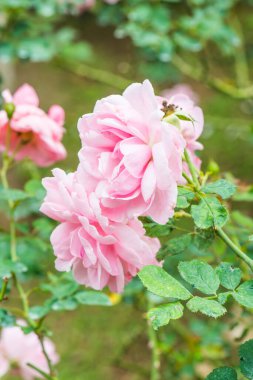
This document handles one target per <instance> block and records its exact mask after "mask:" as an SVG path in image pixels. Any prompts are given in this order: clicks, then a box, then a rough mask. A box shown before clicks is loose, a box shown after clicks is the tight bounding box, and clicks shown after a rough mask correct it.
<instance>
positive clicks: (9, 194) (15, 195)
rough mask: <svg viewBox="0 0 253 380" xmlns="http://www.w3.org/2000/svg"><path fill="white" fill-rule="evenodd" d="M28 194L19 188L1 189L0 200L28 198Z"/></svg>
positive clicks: (16, 200) (14, 200) (15, 200)
mask: <svg viewBox="0 0 253 380" xmlns="http://www.w3.org/2000/svg"><path fill="white" fill-rule="evenodd" d="M28 196H29V195H28V194H27V193H25V192H24V191H22V190H18V189H0V200H1V201H2V200H4V201H8V200H10V201H13V202H18V201H22V200H24V199H26V198H28Z"/></svg>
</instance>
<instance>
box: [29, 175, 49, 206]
mask: <svg viewBox="0 0 253 380" xmlns="http://www.w3.org/2000/svg"><path fill="white" fill-rule="evenodd" d="M25 191H26V192H27V193H28V194H29V195H30V196H32V197H35V198H36V199H38V200H39V201H41V200H42V199H43V198H44V197H45V195H46V190H45V189H44V187H43V186H42V183H41V181H40V180H37V179H30V180H29V181H28V182H26V184H25Z"/></svg>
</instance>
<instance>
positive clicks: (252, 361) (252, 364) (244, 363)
mask: <svg viewBox="0 0 253 380" xmlns="http://www.w3.org/2000/svg"><path fill="white" fill-rule="evenodd" d="M239 355H240V369H241V371H242V373H243V374H244V376H245V377H246V378H247V379H249V380H252V379H253V340H249V341H247V342H245V343H244V344H242V345H241V346H240V349H239Z"/></svg>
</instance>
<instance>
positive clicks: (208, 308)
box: [186, 297, 226, 318]
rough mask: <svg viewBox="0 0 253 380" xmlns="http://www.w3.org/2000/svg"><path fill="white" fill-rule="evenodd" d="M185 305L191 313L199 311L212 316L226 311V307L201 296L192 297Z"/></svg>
mask: <svg viewBox="0 0 253 380" xmlns="http://www.w3.org/2000/svg"><path fill="white" fill-rule="evenodd" d="M186 306H187V307H188V309H189V310H191V311H192V312H193V313H197V312H200V313H202V314H205V315H207V316H208V317H213V318H218V317H221V316H222V315H224V314H225V313H226V309H225V308H224V307H223V306H222V305H221V304H220V303H219V302H217V301H214V300H210V299H206V298H201V297H193V298H192V299H190V301H188V302H187V304H186Z"/></svg>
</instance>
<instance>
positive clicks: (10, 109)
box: [4, 103, 15, 120]
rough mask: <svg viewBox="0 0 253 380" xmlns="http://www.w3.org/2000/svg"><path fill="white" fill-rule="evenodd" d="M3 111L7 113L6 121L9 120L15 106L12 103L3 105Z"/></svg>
mask: <svg viewBox="0 0 253 380" xmlns="http://www.w3.org/2000/svg"><path fill="white" fill-rule="evenodd" d="M4 110H5V111H6V113H7V116H8V119H9V120H11V118H12V116H13V114H14V111H15V105H14V104H13V103H5V105H4Z"/></svg>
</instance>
